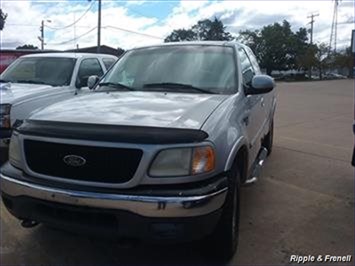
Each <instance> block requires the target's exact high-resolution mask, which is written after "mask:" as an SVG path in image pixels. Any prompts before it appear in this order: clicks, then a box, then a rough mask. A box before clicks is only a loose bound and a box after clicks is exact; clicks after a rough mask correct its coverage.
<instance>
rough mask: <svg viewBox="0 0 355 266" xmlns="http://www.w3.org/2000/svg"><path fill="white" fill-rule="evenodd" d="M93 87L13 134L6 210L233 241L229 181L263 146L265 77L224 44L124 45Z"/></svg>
mask: <svg viewBox="0 0 355 266" xmlns="http://www.w3.org/2000/svg"><path fill="white" fill-rule="evenodd" d="M88 85H89V87H90V88H91V89H93V90H94V92H93V93H91V94H87V95H82V96H79V97H75V98H72V99H69V100H66V101H63V102H60V103H56V104H53V105H51V106H48V107H46V108H44V109H42V110H40V111H39V112H37V113H36V114H34V115H32V116H31V117H30V118H29V119H27V120H25V121H24V122H23V123H22V124H21V125H19V126H18V127H17V129H16V130H15V131H14V133H13V135H12V139H11V145H10V160H9V163H7V164H6V165H5V166H4V167H3V168H2V169H1V191H2V199H3V202H4V204H5V206H6V208H7V209H8V210H9V212H10V213H11V214H13V215H14V216H15V217H17V218H18V219H20V220H22V225H23V226H25V227H31V226H34V225H36V224H38V223H44V224H50V225H52V226H56V227H60V228H66V229H69V230H75V231H84V232H86V231H87V232H89V233H93V232H99V233H100V234H109V235H116V236H117V237H126V238H127V237H131V238H144V239H150V240H152V241H154V240H156V241H162V240H165V241H168V242H169V241H171V240H174V241H190V240H197V239H204V241H203V242H204V243H206V244H208V246H209V247H210V248H211V251H210V253H212V254H214V255H216V256H219V257H224V258H228V257H230V256H232V255H233V253H234V252H235V250H236V246H237V239H238V224H239V195H240V186H241V185H242V184H245V183H252V182H254V181H255V180H256V177H257V176H258V175H259V171H260V167H261V165H262V163H263V161H264V160H265V158H266V156H267V154H270V153H271V149H272V143H273V117H274V111H275V106H276V97H275V93H274V90H273V89H274V86H275V85H274V81H273V79H272V78H270V77H269V76H266V75H261V72H260V69H259V66H258V63H257V61H256V59H255V56H254V54H253V53H252V51H251V50H250V49H249V48H248V47H246V46H244V45H242V44H239V43H234V42H196V43H195V42H188V43H172V44H162V45H157V46H150V47H143V48H137V49H133V50H130V51H127V52H126V53H125V54H124V55H123V56H122V57H121V59H120V60H119V61H118V62H117V63H116V64H115V65H114V66H113V67H112V68H111V69H110V70H109V71H108V73H106V75H104V77H103V78H101V79H99V78H98V77H95V76H91V77H90V78H89V80H88Z"/></svg>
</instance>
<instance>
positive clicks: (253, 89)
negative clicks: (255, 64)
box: [246, 75, 275, 95]
mask: <svg viewBox="0 0 355 266" xmlns="http://www.w3.org/2000/svg"><path fill="white" fill-rule="evenodd" d="M274 88H275V81H274V79H273V78H272V77H270V76H268V75H256V76H254V77H253V79H252V81H251V86H250V87H249V88H248V89H247V90H246V94H247V95H254V94H264V93H268V92H270V91H272V90H273V89H274Z"/></svg>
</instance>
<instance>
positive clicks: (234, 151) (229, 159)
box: [224, 136, 248, 171]
mask: <svg viewBox="0 0 355 266" xmlns="http://www.w3.org/2000/svg"><path fill="white" fill-rule="evenodd" d="M243 146H246V147H248V146H247V140H246V138H245V137H244V136H240V137H239V138H238V139H237V140H236V142H235V143H234V145H233V147H232V149H231V150H230V152H229V155H228V157H227V160H226V163H225V167H224V171H229V170H230V169H231V167H232V165H233V163H234V161H235V157H236V156H237V153H238V151H239V150H240V149H241V147H243Z"/></svg>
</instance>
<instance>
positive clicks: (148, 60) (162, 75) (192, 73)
mask: <svg viewBox="0 0 355 266" xmlns="http://www.w3.org/2000/svg"><path fill="white" fill-rule="evenodd" d="M103 82H114V83H121V84H124V85H127V86H130V87H132V88H134V89H135V90H148V89H147V87H146V86H145V85H147V84H156V83H179V84H185V85H191V86H194V87H197V88H201V89H204V90H208V91H210V92H212V93H223V94H224V93H225V94H229V93H234V92H235V91H236V89H237V88H236V66H235V61H234V50H233V48H232V47H225V46H207V45H206V46H202V45H172V46H163V47H150V48H144V49H137V50H132V51H130V52H127V53H126V54H125V55H123V57H121V59H120V60H119V61H118V62H117V63H116V64H115V66H114V67H113V68H112V69H111V70H110V72H109V73H108V75H106V77H105V78H104V80H103ZM154 89H159V90H164V87H161V88H154ZM180 91H181V88H180ZM190 92H191V91H190Z"/></svg>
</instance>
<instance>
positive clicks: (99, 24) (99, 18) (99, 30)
mask: <svg viewBox="0 0 355 266" xmlns="http://www.w3.org/2000/svg"><path fill="white" fill-rule="evenodd" d="M97 1H98V2H99V8H98V13H99V14H98V21H97V53H100V46H101V0H97Z"/></svg>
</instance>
